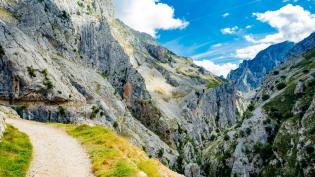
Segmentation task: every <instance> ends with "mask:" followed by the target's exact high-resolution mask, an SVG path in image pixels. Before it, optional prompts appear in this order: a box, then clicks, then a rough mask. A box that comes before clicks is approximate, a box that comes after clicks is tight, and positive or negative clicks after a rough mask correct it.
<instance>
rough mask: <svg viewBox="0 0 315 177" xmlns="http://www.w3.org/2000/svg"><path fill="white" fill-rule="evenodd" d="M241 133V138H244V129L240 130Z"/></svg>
mask: <svg viewBox="0 0 315 177" xmlns="http://www.w3.org/2000/svg"><path fill="white" fill-rule="evenodd" d="M239 135H240V137H241V138H244V137H245V132H244V131H243V130H241V131H240V132H239Z"/></svg>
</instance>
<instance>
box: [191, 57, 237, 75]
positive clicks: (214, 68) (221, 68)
mask: <svg viewBox="0 0 315 177" xmlns="http://www.w3.org/2000/svg"><path fill="white" fill-rule="evenodd" d="M194 62H195V64H196V65H198V66H202V67H204V68H205V69H206V70H208V71H210V72H211V73H213V74H215V75H217V76H224V77H225V78H226V76H227V75H228V73H229V72H230V71H231V70H233V69H236V68H237V67H238V66H237V65H236V64H233V63H226V64H222V65H217V64H215V63H213V62H212V61H209V60H201V61H194Z"/></svg>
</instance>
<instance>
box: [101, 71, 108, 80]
mask: <svg viewBox="0 0 315 177" xmlns="http://www.w3.org/2000/svg"><path fill="white" fill-rule="evenodd" d="M101 76H102V77H103V78H104V79H107V78H108V76H109V74H107V73H106V72H102V73H101Z"/></svg>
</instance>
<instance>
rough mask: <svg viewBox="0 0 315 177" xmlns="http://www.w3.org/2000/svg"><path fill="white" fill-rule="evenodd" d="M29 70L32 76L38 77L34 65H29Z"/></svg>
mask: <svg viewBox="0 0 315 177" xmlns="http://www.w3.org/2000/svg"><path fill="white" fill-rule="evenodd" d="M27 72H28V74H29V75H30V76H31V77H36V73H35V72H36V70H35V69H34V68H33V66H28V67H27Z"/></svg>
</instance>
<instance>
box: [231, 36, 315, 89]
mask: <svg viewBox="0 0 315 177" xmlns="http://www.w3.org/2000/svg"><path fill="white" fill-rule="evenodd" d="M314 45H315V33H313V34H311V35H310V36H309V37H307V38H306V39H304V40H303V41H301V42H299V43H297V44H294V43H292V42H283V43H280V44H275V45H272V46H270V47H268V48H267V49H265V50H263V51H261V52H259V53H258V54H257V56H256V57H255V58H254V59H252V60H245V61H244V62H243V63H241V64H240V66H239V68H238V69H236V70H233V71H231V72H230V73H229V75H228V79H229V80H232V81H234V82H235V83H236V86H237V88H238V89H239V90H240V91H242V92H248V91H250V90H253V89H256V88H258V87H259V86H260V85H261V83H262V82H263V80H264V79H265V76H266V75H267V74H268V73H269V72H270V71H272V69H273V68H275V67H276V66H278V65H280V64H281V63H283V62H284V61H285V60H287V59H289V58H290V57H292V56H296V55H299V54H301V53H302V52H305V51H307V50H309V49H311V48H313V47H314Z"/></svg>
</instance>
